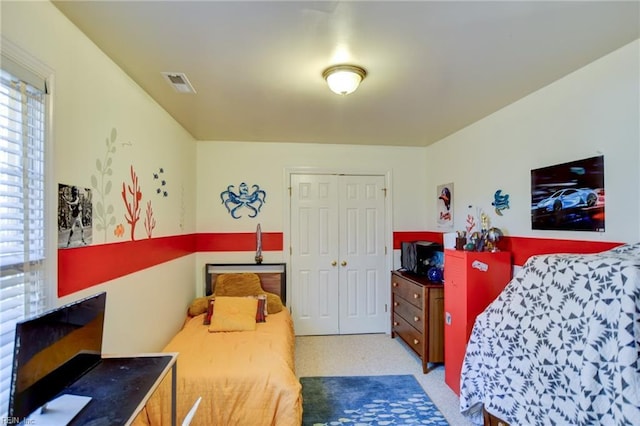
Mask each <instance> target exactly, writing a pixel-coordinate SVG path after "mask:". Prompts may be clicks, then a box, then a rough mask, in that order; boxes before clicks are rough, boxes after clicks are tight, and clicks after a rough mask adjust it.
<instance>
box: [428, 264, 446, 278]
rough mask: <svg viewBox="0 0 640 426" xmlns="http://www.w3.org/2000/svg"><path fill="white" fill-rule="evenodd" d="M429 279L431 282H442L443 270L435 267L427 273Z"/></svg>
mask: <svg viewBox="0 0 640 426" xmlns="http://www.w3.org/2000/svg"><path fill="white" fill-rule="evenodd" d="M427 278H429V280H430V281H434V282H441V281H442V278H443V274H442V269H440V268H438V267H436V266H434V267H432V268H429V270H428V271H427Z"/></svg>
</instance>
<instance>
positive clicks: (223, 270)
mask: <svg viewBox="0 0 640 426" xmlns="http://www.w3.org/2000/svg"><path fill="white" fill-rule="evenodd" d="M286 266H287V264H286V263H260V264H257V263H207V264H205V268H204V270H205V280H204V286H205V287H204V290H205V295H207V296H209V295H210V294H213V292H214V290H215V285H216V277H217V276H218V275H220V274H231V273H235V274H237V273H242V272H251V273H254V274H257V275H258V276H259V277H260V282H261V283H262V288H263V289H264V290H265V291H268V292H270V293H275V294H277V295H279V296H280V299H282V303H283V304H285V305H286V304H287V267H286Z"/></svg>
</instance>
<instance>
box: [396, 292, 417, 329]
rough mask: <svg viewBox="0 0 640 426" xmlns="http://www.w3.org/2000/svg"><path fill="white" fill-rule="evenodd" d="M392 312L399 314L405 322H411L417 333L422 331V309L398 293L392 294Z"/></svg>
mask: <svg viewBox="0 0 640 426" xmlns="http://www.w3.org/2000/svg"><path fill="white" fill-rule="evenodd" d="M393 312H394V313H396V314H398V315H400V316H401V317H402V318H403V319H404V320H405V321H406V322H407V323H409V324H411V326H413V327H414V328H415V329H416V330H417V331H418V332H419V333H422V332H423V331H424V317H423V315H424V311H423V310H422V309H421V308H418V307H417V306H414V305H413V304H411V303H409V302H408V301H407V300H406V299H404V298H402V297H400V296H399V295H398V294H394V295H393Z"/></svg>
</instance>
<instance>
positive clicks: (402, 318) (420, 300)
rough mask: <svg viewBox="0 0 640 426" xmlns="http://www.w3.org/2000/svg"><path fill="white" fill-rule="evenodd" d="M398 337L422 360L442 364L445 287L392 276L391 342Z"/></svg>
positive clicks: (425, 370) (424, 366) (426, 366)
mask: <svg viewBox="0 0 640 426" xmlns="http://www.w3.org/2000/svg"><path fill="white" fill-rule="evenodd" d="M396 336H399V337H400V338H401V339H402V340H403V341H404V342H405V343H406V344H407V345H408V346H409V347H410V348H411V349H413V351H415V353H416V354H417V355H418V356H419V357H420V359H421V360H422V372H423V373H428V372H429V370H430V368H429V364H430V363H442V362H444V287H443V285H442V284H438V283H434V282H431V281H429V280H428V279H427V278H426V277H421V276H417V275H413V274H408V273H405V272H400V271H392V272H391V338H395V337H396Z"/></svg>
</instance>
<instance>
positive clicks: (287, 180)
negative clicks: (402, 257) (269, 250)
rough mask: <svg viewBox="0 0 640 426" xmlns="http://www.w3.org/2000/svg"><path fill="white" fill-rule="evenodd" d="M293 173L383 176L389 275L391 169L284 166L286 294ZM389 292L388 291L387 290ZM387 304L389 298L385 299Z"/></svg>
mask: <svg viewBox="0 0 640 426" xmlns="http://www.w3.org/2000/svg"><path fill="white" fill-rule="evenodd" d="M294 174H322V175H331V174H332V175H377V176H384V178H385V188H386V189H387V194H386V197H385V206H384V207H385V247H386V253H385V268H386V270H387V271H389V276H391V275H390V274H391V269H392V268H393V191H392V190H391V188H392V184H393V182H392V172H391V170H369V169H366V170H363V169H356V168H353V169H352V168H323V167H286V168H285V169H284V176H283V189H282V190H283V194H284V196H283V197H282V203H283V204H282V211H283V213H284V214H283V224H282V229H283V232H282V254H283V256H282V257H283V261H284V262H285V263H286V265H287V295H291V294H293V293H292V289H291V277H292V274H291V249H290V248H291V196H290V190H291V188H290V185H291V175H294ZM389 293H390V291H389ZM288 299H289V303H288V305H289V306H288V308H289V311H291V304H292V303H293V301H292V299H291V298H289V297H288ZM386 303H387V306H388V304H389V303H390V300H387V301H386ZM388 312H391V307H390V306H388ZM387 333H391V321H389V324H388V328H387Z"/></svg>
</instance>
